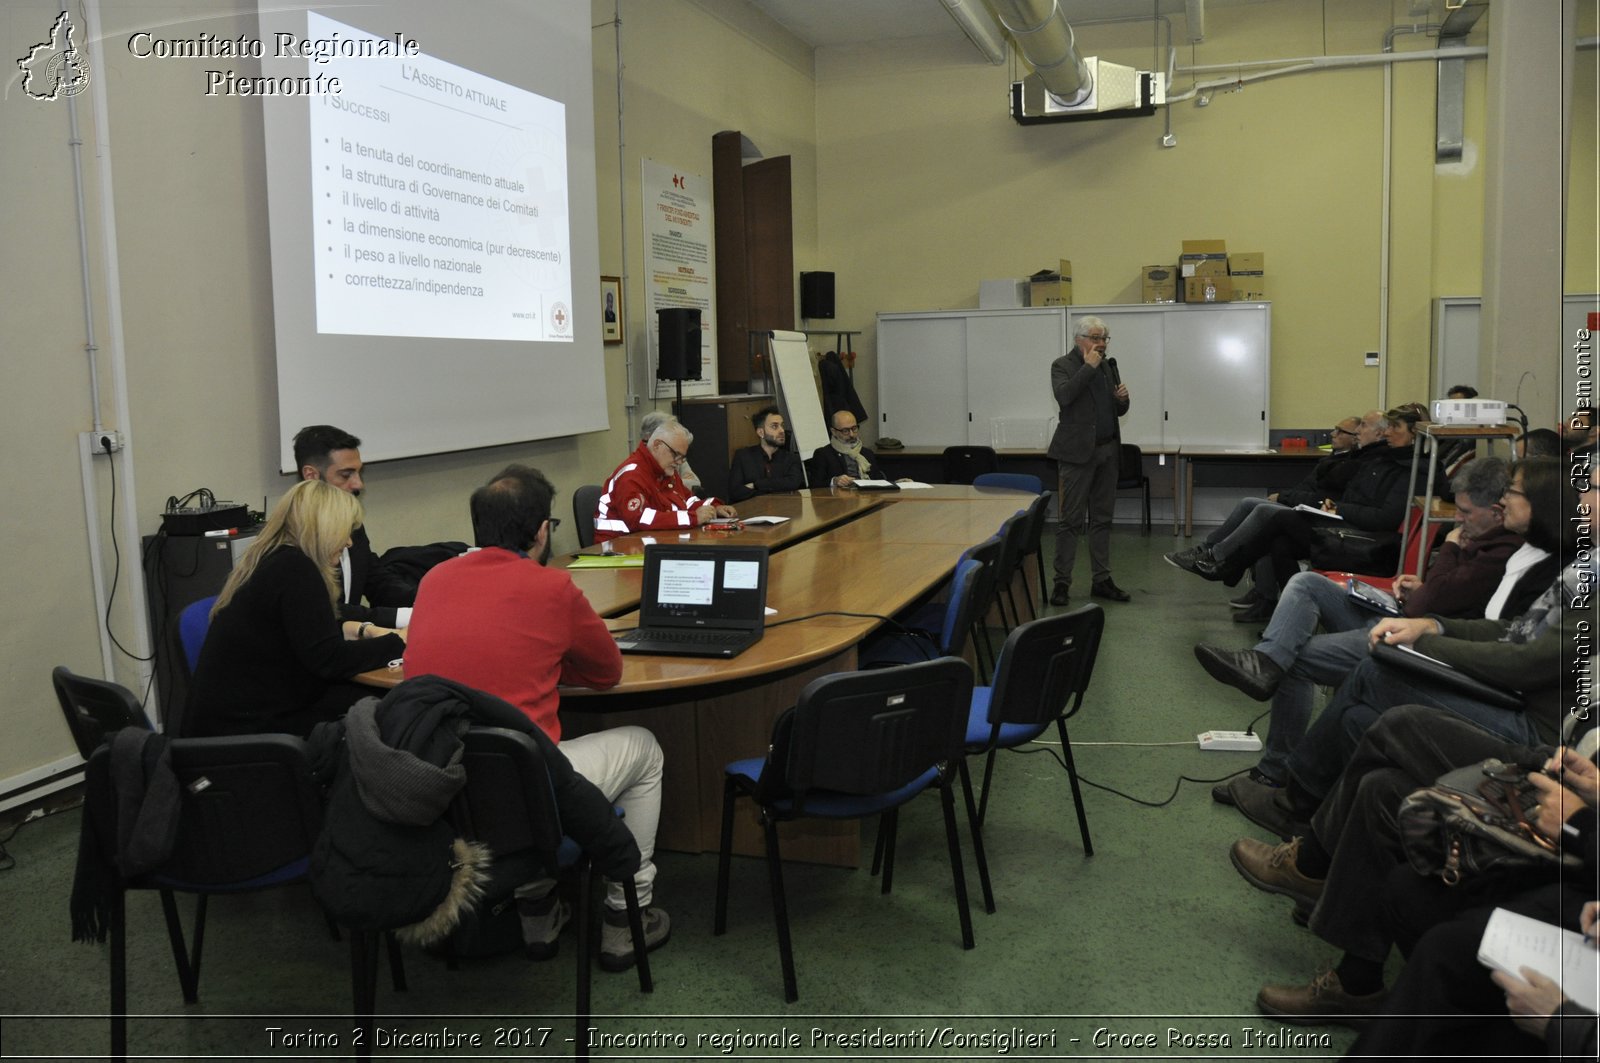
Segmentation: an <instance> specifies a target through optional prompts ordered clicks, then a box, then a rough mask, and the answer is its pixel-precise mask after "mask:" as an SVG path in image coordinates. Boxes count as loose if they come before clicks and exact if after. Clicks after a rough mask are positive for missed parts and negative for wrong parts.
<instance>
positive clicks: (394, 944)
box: [383, 930, 454, 993]
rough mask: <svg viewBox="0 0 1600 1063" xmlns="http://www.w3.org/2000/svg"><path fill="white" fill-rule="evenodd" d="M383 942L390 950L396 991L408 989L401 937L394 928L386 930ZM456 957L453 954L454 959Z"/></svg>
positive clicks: (401, 991) (391, 969) (391, 979)
mask: <svg viewBox="0 0 1600 1063" xmlns="http://www.w3.org/2000/svg"><path fill="white" fill-rule="evenodd" d="M383 943H384V946H385V948H386V949H387V950H388V952H389V982H390V984H391V985H393V986H394V990H395V992H396V993H404V992H405V991H406V965H405V961H404V960H403V959H401V957H400V939H399V938H398V937H396V936H395V932H394V931H393V930H388V931H385V932H384V935H383ZM453 958H454V957H453V956H452V959H453Z"/></svg>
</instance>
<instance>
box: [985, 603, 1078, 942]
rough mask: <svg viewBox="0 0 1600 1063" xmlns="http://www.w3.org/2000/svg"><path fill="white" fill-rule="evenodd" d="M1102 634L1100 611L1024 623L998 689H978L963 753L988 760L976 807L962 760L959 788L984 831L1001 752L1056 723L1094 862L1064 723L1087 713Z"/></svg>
mask: <svg viewBox="0 0 1600 1063" xmlns="http://www.w3.org/2000/svg"><path fill="white" fill-rule="evenodd" d="M1104 628H1105V613H1104V612H1102V611H1101V609H1100V607H1099V606H1098V605H1084V606H1079V607H1078V608H1077V609H1073V610H1071V611H1070V612H1066V613H1062V614H1060V615H1058V616H1047V617H1045V618H1043V619H1041V620H1033V621H1030V622H1029V623H1026V624H1023V625H1021V626H1020V627H1018V628H1017V629H1016V630H1015V631H1013V632H1011V634H1010V635H1009V636H1008V637H1007V638H1006V641H1005V645H1004V646H1003V647H1001V649H1000V660H999V662H998V663H997V664H996V665H995V672H994V685H993V686H987V687H976V688H974V690H973V692H972V707H971V713H970V715H969V717H968V719H967V738H966V748H967V753H968V754H969V755H973V756H977V755H982V756H983V757H984V767H983V788H982V793H981V797H980V798H979V800H978V803H977V806H976V807H974V806H973V800H972V781H971V777H970V775H969V774H968V771H967V765H966V762H965V760H963V761H962V764H961V782H962V788H963V792H964V794H965V796H966V800H967V815H968V818H969V819H971V820H972V821H973V822H975V823H977V824H978V825H979V826H981V825H982V824H983V821H984V817H985V815H986V814H987V813H988V808H989V785H990V783H991V781H992V780H993V776H994V762H995V754H996V752H998V751H999V750H1001V749H1014V748H1016V747H1017V746H1020V745H1024V744H1026V743H1028V742H1032V741H1034V740H1035V739H1037V738H1038V737H1039V736H1040V735H1041V734H1043V733H1044V731H1045V729H1046V728H1047V727H1049V726H1050V724H1051V722H1054V723H1055V725H1056V731H1057V733H1058V734H1059V735H1060V737H1061V759H1062V763H1063V766H1064V767H1065V768H1066V769H1067V778H1068V780H1069V782H1070V785H1071V788H1072V802H1073V805H1074V806H1075V807H1076V809H1077V813H1078V831H1079V833H1080V834H1082V836H1083V852H1084V855H1085V856H1093V855H1094V844H1093V843H1092V842H1091V841H1090V840H1089V820H1088V818H1087V817H1086V816H1085V815H1084V811H1083V791H1082V790H1081V789H1080V787H1079V785H1078V769H1077V766H1076V765H1075V764H1074V763H1073V759H1072V743H1071V742H1070V741H1069V740H1068V739H1067V720H1069V719H1071V718H1072V717H1073V716H1075V715H1077V713H1078V710H1079V709H1081V708H1082V707H1083V697H1084V693H1085V691H1087V690H1088V687H1089V679H1090V677H1091V676H1092V675H1093V673H1094V661H1095V656H1096V654H1098V653H1099V651H1100V635H1101V632H1102V631H1103V630H1104ZM984 902H985V905H986V906H987V907H988V909H989V910H990V911H993V910H994V898H993V896H992V894H985V895H984Z"/></svg>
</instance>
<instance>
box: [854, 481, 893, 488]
mask: <svg viewBox="0 0 1600 1063" xmlns="http://www.w3.org/2000/svg"><path fill="white" fill-rule="evenodd" d="M852 482H853V483H854V484H855V486H857V487H880V488H881V487H893V486H894V484H892V483H890V482H889V481H888V480H860V479H858V480H854V481H852Z"/></svg>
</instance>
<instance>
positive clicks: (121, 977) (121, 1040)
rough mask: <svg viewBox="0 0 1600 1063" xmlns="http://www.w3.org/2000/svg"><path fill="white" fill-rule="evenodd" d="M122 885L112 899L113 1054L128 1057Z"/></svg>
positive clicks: (118, 1060) (117, 1062) (117, 1061)
mask: <svg viewBox="0 0 1600 1063" xmlns="http://www.w3.org/2000/svg"><path fill="white" fill-rule="evenodd" d="M126 902H127V895H126V894H125V893H124V891H123V890H122V888H121V887H120V886H118V887H117V890H116V893H115V896H113V897H112V899H111V1058H112V1059H113V1060H114V1061H115V1063H124V1061H125V1060H126V1059H127V1058H128V941H127V938H128V924H127V920H128V912H127V904H126Z"/></svg>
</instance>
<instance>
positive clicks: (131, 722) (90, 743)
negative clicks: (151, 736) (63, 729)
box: [50, 665, 152, 760]
mask: <svg viewBox="0 0 1600 1063" xmlns="http://www.w3.org/2000/svg"><path fill="white" fill-rule="evenodd" d="M50 683H51V685H52V686H54V687H55V688H56V700H57V701H59V702H60V703H61V714H62V715H63V716H65V717H66V718H67V729H68V730H70V731H71V732H72V741H73V742H74V743H75V744H76V745H77V747H78V755H79V756H81V757H82V758H83V759H84V760H88V759H89V754H91V753H93V752H94V751H95V749H96V748H98V747H99V745H100V743H102V742H104V741H106V740H107V739H108V738H110V737H111V736H112V735H113V734H115V733H117V732H118V731H120V730H122V729H123V728H124V727H137V728H139V729H140V730H141V731H149V730H152V728H151V726H150V718H149V717H148V716H146V715H145V714H144V709H143V708H142V707H141V706H140V705H139V699H138V698H136V697H134V696H133V691H131V690H129V689H128V688H127V687H125V686H121V685H120V684H117V683H110V682H107V681H106V680H104V679H90V678H89V677H88V676H83V675H74V674H73V673H72V672H71V671H69V670H68V669H67V667H66V666H65V665H57V666H56V667H55V668H53V669H51V671H50Z"/></svg>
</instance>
